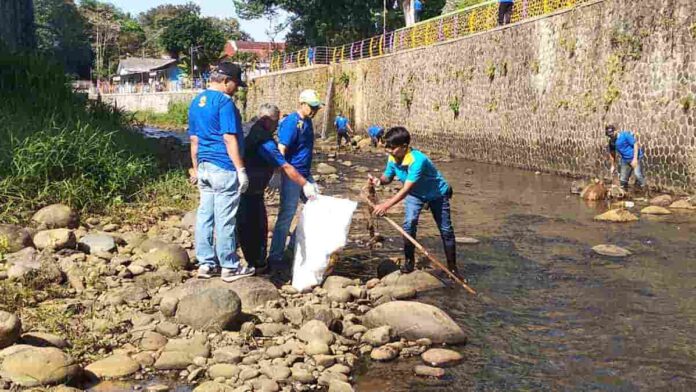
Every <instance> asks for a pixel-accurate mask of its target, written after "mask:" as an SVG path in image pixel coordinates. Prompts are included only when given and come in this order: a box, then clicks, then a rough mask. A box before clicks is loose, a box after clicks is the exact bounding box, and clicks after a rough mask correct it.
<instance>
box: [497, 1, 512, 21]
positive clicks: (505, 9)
mask: <svg viewBox="0 0 696 392" xmlns="http://www.w3.org/2000/svg"><path fill="white" fill-rule="evenodd" d="M498 3H499V4H498V26H502V25H506V24H509V23H510V21H511V20H512V11H513V8H514V6H515V0H498Z"/></svg>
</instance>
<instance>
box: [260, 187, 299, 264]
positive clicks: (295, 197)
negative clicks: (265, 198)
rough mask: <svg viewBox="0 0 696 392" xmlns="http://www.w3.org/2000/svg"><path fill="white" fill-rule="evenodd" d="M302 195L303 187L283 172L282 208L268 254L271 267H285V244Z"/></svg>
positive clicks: (279, 211) (281, 188)
mask: <svg viewBox="0 0 696 392" xmlns="http://www.w3.org/2000/svg"><path fill="white" fill-rule="evenodd" d="M301 195H302V187H301V186H300V185H298V184H297V183H295V182H293V181H292V180H290V179H289V178H288V176H286V175H285V174H283V177H282V181H281V186H280V208H279V210H278V218H277V219H276V223H275V227H274V228H273V239H272V240H271V251H270V253H269V255H268V266H269V268H271V269H276V268H282V267H283V254H284V253H285V244H286V242H287V239H288V233H290V225H292V218H294V217H295V212H296V211H297V205H298V204H299V203H300V196H301Z"/></svg>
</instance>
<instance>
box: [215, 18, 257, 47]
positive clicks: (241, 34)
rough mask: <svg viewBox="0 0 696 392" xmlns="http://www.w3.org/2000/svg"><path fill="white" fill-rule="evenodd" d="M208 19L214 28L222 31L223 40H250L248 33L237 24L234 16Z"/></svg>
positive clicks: (237, 21)
mask: <svg viewBox="0 0 696 392" xmlns="http://www.w3.org/2000/svg"><path fill="white" fill-rule="evenodd" d="M208 20H209V21H210V23H211V24H212V25H213V27H214V28H215V29H217V30H220V31H222V34H223V35H224V37H225V40H235V41H237V40H242V41H251V40H252V39H251V36H250V35H249V34H247V33H246V32H245V31H242V29H241V28H240V26H239V20H237V19H235V18H216V17H209V18H208Z"/></svg>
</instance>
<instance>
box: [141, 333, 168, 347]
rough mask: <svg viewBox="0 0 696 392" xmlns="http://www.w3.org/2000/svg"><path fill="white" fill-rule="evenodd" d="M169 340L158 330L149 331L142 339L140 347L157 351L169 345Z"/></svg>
mask: <svg viewBox="0 0 696 392" xmlns="http://www.w3.org/2000/svg"><path fill="white" fill-rule="evenodd" d="M168 341H169V340H168V339H167V338H166V337H164V336H162V335H160V334H158V333H157V332H152V331H147V332H145V333H144V334H143V337H142V338H141V339H140V347H142V349H143V350H146V351H157V350H159V349H161V348H162V347H164V346H166V345H167V342H168Z"/></svg>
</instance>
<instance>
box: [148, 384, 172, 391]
mask: <svg viewBox="0 0 696 392" xmlns="http://www.w3.org/2000/svg"><path fill="white" fill-rule="evenodd" d="M169 389H170V388H169V385H164V384H154V385H148V386H147V387H146V388H145V390H146V391H147V392H166V391H168V390H169Z"/></svg>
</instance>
